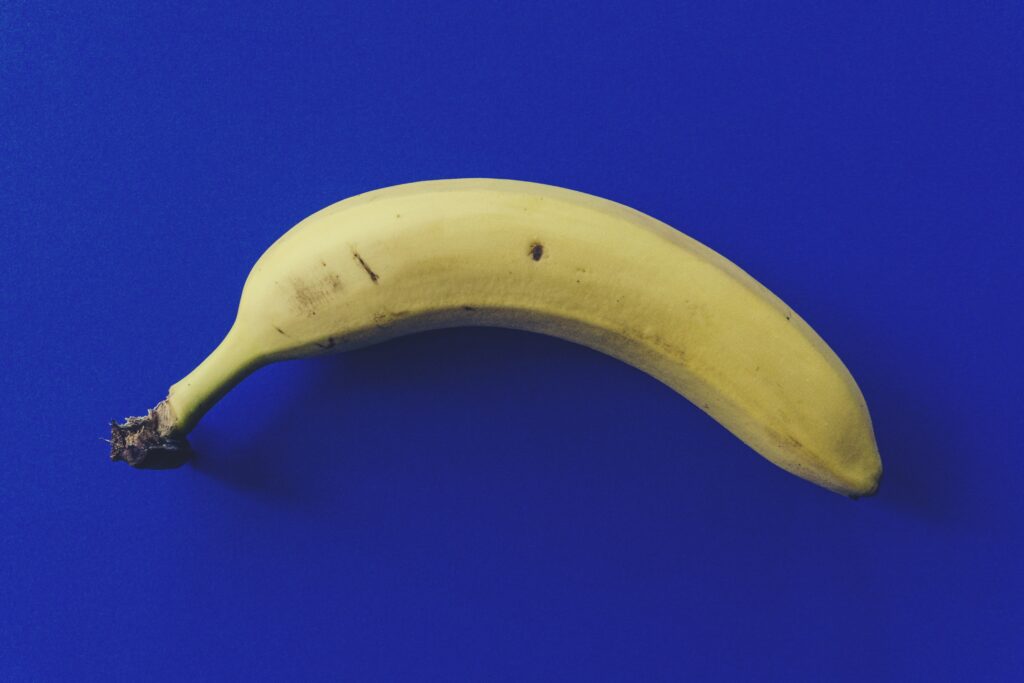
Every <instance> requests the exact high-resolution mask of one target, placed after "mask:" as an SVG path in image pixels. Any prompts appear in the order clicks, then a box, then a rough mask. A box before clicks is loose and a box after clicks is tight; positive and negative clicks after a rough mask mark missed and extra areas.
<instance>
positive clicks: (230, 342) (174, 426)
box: [162, 327, 260, 436]
mask: <svg viewBox="0 0 1024 683" xmlns="http://www.w3.org/2000/svg"><path fill="white" fill-rule="evenodd" d="M259 365H260V363H259V362H258V361H257V360H255V359H254V357H253V355H252V354H251V353H250V349H249V347H248V345H247V344H246V343H245V340H244V338H243V337H242V335H241V334H240V333H239V332H238V328H237V327H232V328H231V331H229V332H228V334H227V336H225V337H224V339H223V341H221V343H220V344H219V345H218V346H217V348H215V349H214V350H213V352H212V353H210V355H209V356H207V357H206V359H205V360H203V362H202V363H200V364H199V366H198V367H196V369H195V370H193V371H192V372H190V373H189V374H187V375H186V376H185V377H184V378H182V379H181V380H180V381H179V382H177V383H176V384H174V385H172V386H171V388H170V391H168V393H167V400H166V404H167V406H168V408H169V412H170V413H171V421H170V422H169V423H166V424H163V425H162V427H163V429H164V430H165V431H166V433H168V434H175V435H177V436H184V435H185V434H188V433H189V432H190V431H192V428H193V427H195V426H196V423H197V422H199V420H200V418H202V417H203V415H205V414H206V411H208V410H209V409H210V408H212V407H213V406H214V404H216V403H217V401H219V400H220V399H221V398H222V397H223V396H224V394H226V393H228V392H229V391H231V389H232V388H234V386H235V385H236V384H238V383H239V382H241V381H242V380H243V379H245V378H246V377H247V376H248V375H249V374H250V373H252V371H253V370H255V369H256V368H257V367H259Z"/></svg>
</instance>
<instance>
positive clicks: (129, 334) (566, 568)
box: [0, 0, 1024, 681]
mask: <svg viewBox="0 0 1024 683" xmlns="http://www.w3.org/2000/svg"><path fill="white" fill-rule="evenodd" d="M44 4H45V3H34V2H22V1H20V0H15V1H14V2H11V1H10V0H8V1H7V2H4V3H0V215H2V217H3V218H2V221H3V233H4V239H3V247H2V248H0V255H2V266H3V271H2V272H3V274H4V286H3V288H2V291H0V304H2V308H0V310H2V316H3V317H2V321H0V322H2V326H0V335H2V337H0V341H2V348H3V351H4V358H3V372H2V374H0V391H2V400H3V405H2V408H3V409H2V410H0V434H2V437H0V439H2V440H0V449H2V469H0V680H3V681H49V680H76V681H80V680H98V681H160V680H168V681H182V680H202V681H211V680H245V681H252V680H274V681H280V680H381V681H395V680H444V681H455V680H553V681H567V680H830V681H843V680H887V681H903V680H928V681H937V680H952V681H963V680H1006V681H1008V680H1022V676H1024V588H1022V577H1024V572H1022V569H1024V548H1022V539H1024V496H1022V493H1021V492H1022V488H1024V486H1022V485H1024V481H1022V478H1024V477H1022V475H1024V461H1022V459H1021V443H1022V442H1024V433H1022V432H1024V430H1022V417H1021V416H1022V414H1024V405H1022V399H1021V393H1022V392H1021V389H1020V386H1019V383H1020V380H1021V376H1022V373H1021V370H1022V367H1021V362H1020V360H1019V358H1020V353H1021V339H1022V335H1021V332H1022V330H1021V327H1022V323H1021V317H1022V316H1021V315H1020V312H1019V308H1020V298H1021V289H1022V288H1021V276H1020V263H1021V257H1022V249H1021V241H1022V237H1021V230H1022V229H1024V191H1022V190H1024V171H1022V168H1024V161H1022V160H1024V145H1022V141H1024V133H1022V120H1024V6H1022V5H1021V4H1020V3H1019V2H1005V3H998V2H961V3H942V2H940V3H916V4H914V3H868V4H870V5H872V7H868V6H865V3H817V2H815V3H810V2H809V3H790V4H786V5H785V6H784V7H783V6H777V5H778V4H777V3H763V4H762V3H730V2H707V3H699V4H697V3H678V2H666V3H663V4H655V3H650V2H630V3H624V4H622V5H621V6H618V7H612V6H610V5H606V6H600V5H599V4H591V3H584V2H578V3H572V4H560V5H558V6H551V5H550V4H549V3H537V4H533V3H530V4H523V3H498V2H478V3H468V2H467V3H459V4H447V5H446V4H443V3H442V4H440V5H439V4H436V3H429V4H423V5H422V6H418V7H415V8H414V7H411V6H407V5H406V4H405V3H390V2H381V1H378V2H374V3H368V4H360V3H352V5H353V6H348V5H347V4H346V3H329V4H315V3H314V4H309V3H303V4H304V5H305V8H303V9H299V8H298V7H297V6H290V5H291V3H282V4H281V5H280V6H274V5H269V4H263V3H259V4H253V3H251V2H246V3H231V4H227V3H213V4H210V3H201V4H203V5H204V7H200V8H197V7H191V6H189V4H187V3H186V4H182V3H165V4H163V5H162V6H159V7H154V6H151V4H150V3H127V4H123V5H117V4H108V3H104V5H103V7H104V8H103V9H83V8H82V6H81V4H80V3H67V4H60V3H58V4H53V5H51V6H49V7H43V6H42V5H44ZM332 5H337V6H344V9H339V8H338V7H332ZM140 6H141V7H140ZM457 176H495V177H508V178H520V179H528V180H536V181H540V182H547V183H553V184H557V185H564V186H567V187H571V188H575V189H580V190H584V191H588V192H591V193H594V194H598V195H602V196H606V197H608V198H611V199H615V200H617V201H620V202H623V203H626V204H629V205H631V206H634V207H636V208H638V209H640V210H642V211H645V212H647V213H650V214H652V215H654V216H656V217H658V218H660V219H662V220H664V221H666V222H668V223H670V224H672V225H675V226H676V227H679V228H680V229H684V230H686V231H687V232H688V233H690V234H692V235H693V236H695V237H696V238H698V239H700V240H702V241H704V242H705V243H707V244H708V245H710V246H711V247H713V248H715V249H717V250H719V251H721V252H722V253H724V254H726V255H727V256H728V257H729V258H731V259H733V260H734V261H735V262H737V263H738V264H740V265H741V266H742V267H744V268H745V269H747V270H748V271H749V272H750V273H752V274H753V275H754V276H755V277H757V278H758V279H760V280H761V281H762V282H763V283H765V284H766V285H767V286H768V287H769V288H771V289H772V290H774V291H775V292H776V293H778V294H779V295H780V296H781V297H782V298H783V299H784V300H785V301H786V302H788V303H789V304H791V305H792V306H793V307H794V308H795V309H796V310H797V311H799V312H800V313H801V314H802V315H803V316H804V317H805V318H806V319H807V320H808V321H810V322H811V324H812V325H813V326H814V327H815V328H816V329H817V330H818V331H819V332H820V333H821V334H822V336H823V337H824V338H825V339H826V340H827V341H828V342H829V343H830V344H831V345H832V346H833V348H834V349H835V350H836V351H837V353H838V354H839V355H840V357H841V358H843V359H844V361H845V362H846V363H847V364H848V366H849V367H850V369H851V371H852V372H853V374H854V376H855V377H856V378H857V380H858V381H859V383H860V385H861V387H862V389H863V391H864V394H865V395H866V397H867V400H868V403H869V406H870V408H871V411H872V415H873V417H874V420H875V426H876V432H877V436H878V441H879V444H880V448H881V452H882V455H883V459H884V462H885V467H886V477H885V481H884V482H883V486H882V489H881V492H880V493H879V495H878V496H876V497H875V498H872V499H868V500H861V501H858V502H856V503H855V502H851V501H849V500H847V499H845V498H842V497H839V496H836V495H833V494H830V493H828V492H826V491H823V490H820V489H818V488H815V487H814V486H812V485H810V484H808V483H806V482H803V481H801V480H798V479H796V478H795V477H792V476H790V475H787V474H785V473H783V472H782V471H780V470H777V469H775V468H774V467H772V466H771V465H770V464H768V463H767V462H765V461H763V460H761V459H760V458H758V457H757V456H756V455H755V454H754V453H753V452H751V451H749V450H748V449H747V448H746V447H745V446H743V445H742V444H740V443H739V442H738V441H737V440H735V439H734V438H733V437H732V436H730V435H729V434H728V433H727V432H725V431H724V430H723V429H722V428H720V427H719V426H718V425H716V424H715V423H714V422H713V421H712V420H711V419H710V418H708V417H706V416H704V415H703V414H702V413H700V411H698V410H696V409H695V408H694V407H693V406H691V405H690V404H688V403H687V402H686V401H685V400H684V399H682V398H680V397H679V396H677V395H675V394H673V393H672V392H671V391H670V390H668V389H667V388H665V387H663V386H662V385H660V384H658V383H657V382H656V381H655V380H653V379H650V378H648V377H646V376H644V375H642V374H640V373H639V372H637V371H635V370H633V369H631V368H629V367H626V366H625V365H622V364H619V363H618V362H616V361H614V360H612V359H609V358H606V357H603V356H600V355H598V354H596V353H593V352H590V351H587V350H585V349H582V348H578V347H575V346H573V345H571V344H568V343H565V342H561V341H558V340H555V339H549V338H543V337H539V336H533V335H529V334H525V333H515V332H510V331H498V330H453V331H445V332H438V333H430V334H424V335H421V336H417V337H410V338H405V339H401V340H396V341H393V342H390V343H387V344H385V345H382V346H378V347H374V348H369V349H366V350H362V351H358V352H353V353H351V354H348V355H340V356H333V357H327V358H322V359H317V360H310V361H296V362H289V363H284V364H279V365H276V366H273V367H269V368H267V369H265V370H262V371H260V372H258V373H257V374H256V375H254V376H252V377H251V378H250V379H248V380H246V381H245V382H244V383H243V384H242V385H241V386H239V387H238V388H237V389H236V390H235V391H234V392H232V393H231V394H230V395H228V397H227V398H226V399H225V400H224V401H223V403H222V404H220V405H218V406H217V407H216V408H215V409H214V410H213V411H212V412H211V413H209V415H208V416H207V417H206V419H205V420H204V421H203V422H202V423H201V425H200V426H199V427H198V428H197V429H196V431H195V432H194V435H193V438H192V441H193V444H194V445H195V447H196V448H197V450H199V451H200V452H201V454H202V457H201V459H199V460H198V461H196V462H195V463H194V464H193V465H190V466H187V467H184V468H182V469H180V470H175V471H167V472H138V471H133V470H130V469H129V468H128V467H125V466H123V465H115V464H111V463H109V462H108V461H107V459H106V455H107V454H106V444H105V443H104V442H103V441H101V440H100V439H101V438H102V437H106V436H107V429H106V424H107V422H108V421H109V420H110V419H111V418H121V417H123V416H125V415H131V414H138V413H139V412H141V411H143V410H145V409H146V408H147V407H149V406H150V405H152V404H153V403H155V402H156V401H157V400H159V399H160V398H161V397H162V396H163V394H164V392H165V390H166V388H167V386H168V385H170V384H171V383H172V382H174V381H176V380H177V379H178V378H179V377H181V376H182V375H184V374H185V373H186V372H187V371H188V370H190V369H191V368H192V367H193V366H194V365H195V364H196V363H198V361H199V360H200V359H201V358H202V357H203V356H204V355H205V354H206V353H207V352H208V351H209V350H210V349H211V348H212V347H213V346H214V345H215V344H216V342H217V341H218V340H219V339H220V337H221V335H222V334H223V333H224V332H225V331H226V329H227V327H228V325H229V323H230V322H231V320H232V317H233V314H234V310H235V305H236V302H237V298H238V294H239V292H240V289H241V285H242V282H243V280H244V278H245V276H246V274H247V273H248V270H249V268H250V266H251V265H252V263H253V262H254V261H255V259H256V258H257V257H258V256H259V255H260V253H261V252H262V251H263V250H264V249H265V248H266V247H267V246H268V245H270V244H271V243H272V242H273V241H274V240H275V239H276V238H277V237H278V236H279V235H280V234H281V233H282V232H284V231H285V230H286V229H287V228H288V227H290V226H291V225H292V224H294V223H295V222H297V221H298V220H300V219H301V218H303V217H305V216H306V215H307V214H309V213H312V212H313V211H315V210H317V209H319V208H321V207H323V206H325V205H327V204H329V203H331V202H333V201H336V200H338V199H341V198H344V197H346V196H349V195H352V194H355V193H358V192H362V191H365V190H370V189H374V188H377V187H381V186H385V185H391V184H394V183H399V182H407V181H413V180H421V179H426V178H440V177H457Z"/></svg>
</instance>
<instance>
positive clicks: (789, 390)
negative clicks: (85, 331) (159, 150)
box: [111, 178, 882, 497]
mask: <svg viewBox="0 0 1024 683" xmlns="http://www.w3.org/2000/svg"><path fill="white" fill-rule="evenodd" d="M464 325H486V326H496V327H509V328H516V329H522V330H529V331H533V332H539V333H543V334H549V335H553V336H556V337H560V338H563V339H567V340H570V341H573V342H576V343H579V344H582V345H585V346H588V347H590V348H593V349H596V350H598V351H601V352H604V353H606V354H609V355H611V356H614V357H616V358H618V359H620V360H622V361H624V362H626V363H629V364H631V365H633V366H635V367H637V368H639V369H640V370H642V371H644V372H646V373H647V374H650V375H652V376H653V377H655V378H656V379H658V380H660V381H661V382H663V383H665V384H666V385H668V386H669V387H671V388H672V389H674V390H675V391H677V392H678V393H680V394H682V395H683V396H685V397H686V398H688V399H690V401H692V402H693V403H694V404H696V405H697V406H698V407H699V408H700V409H701V410H704V411H705V412H707V413H708V414H709V415H711V417H713V418H714V419H715V420H717V421H718V422H719V423H721V424H722V425H723V426H724V427H725V428H726V429H728V430H729V431H731V432H732V433H733V434H735V435H736V436H737V437H739V438H740V439H741V440H742V441H744V442H745V443H746V444H748V445H749V446H750V447H751V448H753V449H754V450H755V451H757V452H758V453H760V454H761V455H762V456H764V457H765V458H767V459H768V460H770V461H771V462H773V463H775V464H776V465H778V466H779V467H782V468H783V469H785V470H788V471H789V472H791V473H793V474H795V475H797V476H799V477H803V478H804V479H807V480H809V481H811V482H814V483H815V484H819V485H821V486H824V487H826V488H828V489H831V490H833V491H835V492H837V493H842V494H846V495H849V496H852V497H857V496H862V495H870V494H872V493H874V492H875V490H876V489H877V487H878V482H879V479H880V477H881V473H882V465H881V459H880V457H879V454H878V449H877V447H876V445H875V438H874V433H873V431H872V427H871V419H870V416H869V415H868V410H867V406H866V405H865V402H864V398H863V396H862V395H861V392H860V390H859V389H858V387H857V384H856V382H854V380H853V377H851V376H850V373H849V372H848V371H847V369H846V367H845V366H844V365H843V363H842V362H841V361H840V360H839V358H838V357H836V355H835V354H834V353H833V352H832V350H831V349H830V348H829V347H828V345H827V344H826V343H825V342H824V341H823V340H822V339H821V338H820V337H819V336H818V335H817V334H816V333H815V332H814V330H812V329H811V328H810V327H809V326H808V325H807V323H805V322H804V321H803V320H802V319H801V318H800V317H799V316H798V315H796V314H795V313H794V312H793V311H792V310H791V309H790V308H789V307H787V306H786V305H785V304H784V303H783V302H782V301H780V300H779V299H778V298H777V297H776V296H775V295H774V294H772V293H771V292H769V291H768V290H767V289H766V288H765V287H763V286H762V285H761V284H759V283H758V282H757V281H756V280H754V279H753V278H752V277H750V276H749V275H747V274H746V273H745V272H744V271H742V270H741V269H740V268H739V267H737V266H736V265H734V264H733V263H732V262H730V261H728V260H726V259H725V258H724V257H722V256H721V255H719V254H718V253H716V252H714V251H712V250H711V249H709V248H708V247H706V246H704V245H703V244H700V243H699V242H697V241H695V240H693V239H691V238H690V237H687V236H686V235H684V234H682V233H681V232H679V231H677V230H675V229H673V228H671V227H669V226H668V225H666V224H664V223H662V222H660V221H658V220H655V219H654V218H651V217H650V216H647V215H645V214H643V213H640V212H639V211H635V210H633V209H631V208H629V207H626V206H623V205H621V204H617V203H615V202H612V201H609V200H606V199H601V198H599V197H595V196H592V195H588V194H584V193H582V192H576V191H573V190H568V189H564V188H560V187H554V186H550V185H542V184H537V183H529V182H522V181H513V180H497V179H487V178H465V179H456V180H431V181H423V182H416V183H409V184H405V185H397V186H394V187H388V188H384V189H380V190H375V191H372V192H367V193H365V194H361V195H357V196H355V197H351V198H349V199H345V200H343V201H341V202H338V203H336V204H333V205H331V206H328V207H327V208H325V209H323V210H321V211H319V212H317V213H315V214H313V215H312V216H310V217H308V218H306V219H305V220H303V221H301V222H300V223H299V224H298V225H296V226H295V227H293V228H292V229H291V230H289V231H288V232H287V233H285V234H284V235H283V236H282V237H281V238H280V239H278V240H277V242H275V243H274V244H273V245H272V246H271V247H270V248H269V249H267V251H266V252H265V253H264V254H263V255H262V256H261V257H260V259H259V260H258V261H257V263H256V265H255V266H254V267H253V269H252V271H251V272H250V274H249V277H248V279H247V280H246V282H245V286H244V288H243V291H242V297H241V302H240V303H239V307H238V313H237V317H236V319H235V322H234V324H233V325H232V327H231V329H230V331H229V332H228V334H227V336H226V337H225V338H224V340H223V341H222V342H221V343H220V345H219V346H217V348H216V349H214V350H213V352H212V353H211V354H210V355H209V356H208V357H207V358H206V359H205V360H204V361H203V362H202V363H201V364H200V365H199V366H198V367H197V368H196V369H195V370H193V371H192V372H191V373H189V374H188V375H187V376H186V377H185V378H184V379H182V380H181V381H179V382H178V383H176V384H174V385H173V386H172V387H171V388H170V391H169V392H168V395H167V398H166V399H165V400H163V401H161V402H160V403H159V404H158V405H157V406H156V407H155V408H154V409H152V410H150V411H149V413H148V414H147V415H146V416H144V417H136V418H129V419H128V420H127V421H126V422H124V423H123V424H117V423H112V433H113V438H112V440H111V458H112V459H114V460H124V461H127V462H128V463H129V464H131V465H133V466H136V467H147V468H162V467H174V466H177V465H180V464H182V463H183V462H184V461H185V460H186V459H187V458H188V456H189V453H190V451H189V447H188V442H187V441H186V440H185V435H186V434H188V432H189V431H191V430H192V428H193V427H194V426H195V424H196V422H197V421H198V420H199V419H200V418H201V417H202V415H203V414H204V413H205V412H206V411H207V410H209V409H210V407H211V406H213V404H214V403H216V402H217V401H218V400H219V399H220V398H221V397H222V396H223V395H224V394H225V393H227V392H228V391H229V390H230V389H231V388H232V387H233V386H235V385H236V384H237V383H238V382H240V381H241V380H242V379H243V378H244V377H246V376H247V375H248V374H249V373H251V372H253V371H254V370H256V369H257V368H259V367H261V366H263V365H266V364H268V363H271V362H274V361H277V360H282V359H286V358H300V357H306V356H312V355H316V354H320V353H328V352H336V351H342V350H346V349H352V348H357V347H360V346H365V345H369V344H373V343H376V342H379V341H382V340H385V339H389V338H392V337H396V336H399V335H404V334H409V333H413V332H418V331H422V330H429V329H437V328H444V327H457V326H464Z"/></svg>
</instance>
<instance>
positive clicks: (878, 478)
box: [849, 469, 882, 500]
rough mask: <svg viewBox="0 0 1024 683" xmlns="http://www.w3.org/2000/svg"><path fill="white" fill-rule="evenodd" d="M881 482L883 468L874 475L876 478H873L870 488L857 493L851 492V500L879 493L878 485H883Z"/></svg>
mask: <svg viewBox="0 0 1024 683" xmlns="http://www.w3.org/2000/svg"><path fill="white" fill-rule="evenodd" d="M881 484H882V470H881V469H879V470H878V473H877V474H876V475H875V476H874V479H873V480H872V482H871V484H870V486H868V488H866V489H864V490H863V491H859V492H857V493H851V494H849V496H850V499H851V500H857V499H858V498H867V497H869V496H873V495H875V494H876V493H878V487H879V486H881Z"/></svg>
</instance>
